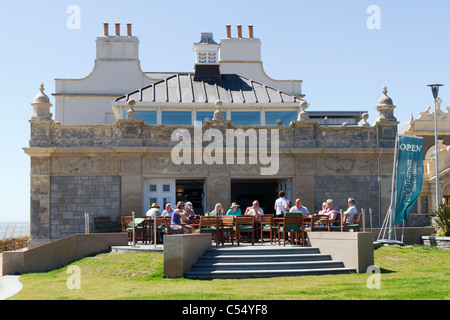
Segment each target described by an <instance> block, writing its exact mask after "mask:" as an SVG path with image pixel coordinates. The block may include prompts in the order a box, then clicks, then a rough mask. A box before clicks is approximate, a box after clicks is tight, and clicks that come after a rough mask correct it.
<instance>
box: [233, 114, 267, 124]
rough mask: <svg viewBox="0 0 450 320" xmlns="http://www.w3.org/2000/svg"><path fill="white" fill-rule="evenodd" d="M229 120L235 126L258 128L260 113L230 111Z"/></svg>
mask: <svg viewBox="0 0 450 320" xmlns="http://www.w3.org/2000/svg"><path fill="white" fill-rule="evenodd" d="M231 120H232V121H233V124H235V125H237V126H259V125H261V112H259V111H232V112H231Z"/></svg>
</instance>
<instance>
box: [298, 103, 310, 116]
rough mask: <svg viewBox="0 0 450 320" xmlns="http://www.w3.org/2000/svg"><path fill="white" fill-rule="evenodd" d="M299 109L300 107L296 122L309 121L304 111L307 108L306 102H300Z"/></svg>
mask: <svg viewBox="0 0 450 320" xmlns="http://www.w3.org/2000/svg"><path fill="white" fill-rule="evenodd" d="M299 107H300V109H301V111H300V112H299V114H298V118H297V121H310V119H309V115H308V113H307V112H306V111H305V110H306V109H307V108H308V107H309V104H308V102H306V101H305V100H302V101H301V102H300V103H299Z"/></svg>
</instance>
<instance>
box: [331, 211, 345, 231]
mask: <svg viewBox="0 0 450 320" xmlns="http://www.w3.org/2000/svg"><path fill="white" fill-rule="evenodd" d="M339 215H340V214H339ZM346 220H347V214H346V213H343V214H342V221H346ZM330 231H345V227H344V226H342V227H341V219H339V224H337V223H336V222H335V223H333V225H331V224H330Z"/></svg>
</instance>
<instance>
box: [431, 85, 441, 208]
mask: <svg viewBox="0 0 450 320" xmlns="http://www.w3.org/2000/svg"><path fill="white" fill-rule="evenodd" d="M427 86H428V87H431V93H432V94H433V98H434V147H435V151H434V152H435V156H436V158H435V159H436V210H437V209H438V208H439V202H440V200H439V199H440V192H439V161H438V159H439V158H438V153H439V148H438V127H437V114H438V107H437V99H438V93H439V87H442V86H443V84H438V83H432V84H429V85H427Z"/></svg>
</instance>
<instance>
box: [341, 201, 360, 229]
mask: <svg viewBox="0 0 450 320" xmlns="http://www.w3.org/2000/svg"><path fill="white" fill-rule="evenodd" d="M344 213H346V214H347V221H346V222H347V223H348V222H351V221H352V220H356V216H357V215H358V210H356V206H355V199H354V198H348V209H347V211H345V212H344Z"/></svg>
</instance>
